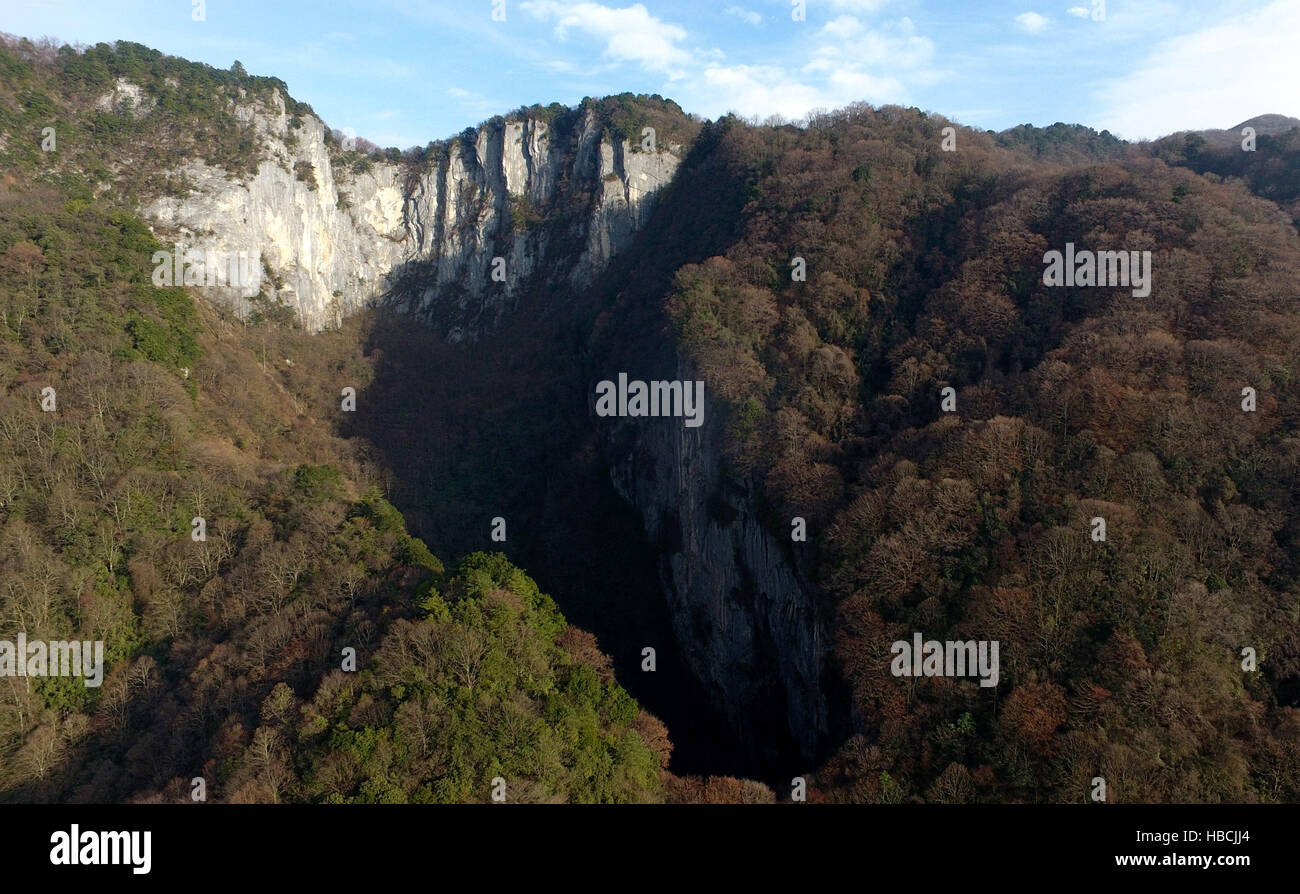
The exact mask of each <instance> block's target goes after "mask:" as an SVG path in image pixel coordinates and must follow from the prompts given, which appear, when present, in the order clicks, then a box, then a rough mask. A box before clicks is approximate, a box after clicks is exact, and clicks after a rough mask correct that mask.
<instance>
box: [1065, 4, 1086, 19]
mask: <svg viewBox="0 0 1300 894" xmlns="http://www.w3.org/2000/svg"><path fill="white" fill-rule="evenodd" d="M1066 12H1067V13H1069V14H1070V15H1072V16H1078V17H1079V18H1081V19H1086V18H1088V17H1089V16H1090V15H1092V10H1090V9H1088V8H1087V7H1084V6H1071V7H1070V8H1069V9H1067V10H1066Z"/></svg>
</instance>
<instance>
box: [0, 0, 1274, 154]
mask: <svg viewBox="0 0 1300 894" xmlns="http://www.w3.org/2000/svg"><path fill="white" fill-rule="evenodd" d="M798 3H799V0H643V2H638V3H632V2H625V0H609V2H598V0H314V2H299V0H4V8H3V9H2V10H0V30H2V31H6V32H8V33H10V34H16V35H19V36H22V37H31V38H39V37H52V38H55V39H57V40H59V41H61V42H66V43H84V44H94V43H98V42H100V41H113V40H133V41H136V42H139V43H142V44H146V45H148V46H151V47H154V48H156V49H159V50H162V51H163V52H166V53H170V54H172V55H176V56H182V57H185V58H187V59H194V60H198V61H202V62H206V63H208V64H210V65H213V66H216V67H219V68H229V67H230V65H231V64H232V63H233V62H234V61H235V60H239V61H240V62H242V63H243V65H244V67H245V69H246V70H247V71H248V72H249V73H250V74H257V75H270V76H274V77H278V78H280V79H282V80H283V81H285V82H286V83H287V84H288V85H289V90H290V92H291V93H292V94H293V96H294V97H295V98H296V99H299V100H301V101H304V102H307V103H310V104H311V106H312V107H313V108H314V109H315V111H316V113H317V114H318V115H320V116H321V117H322V118H323V119H324V120H325V121H326V122H327V123H328V124H329V125H330V126H331V127H335V128H338V129H340V130H345V131H347V132H350V133H355V134H356V135H357V136H361V137H365V138H366V139H369V140H371V141H372V142H375V143H378V144H379V145H381V146H398V147H399V148H406V147H408V146H423V145H424V144H426V143H428V142H429V141H430V140H433V139H441V138H445V137H448V136H451V135H453V134H456V133H458V132H460V131H461V130H464V129H465V128H466V127H469V126H473V125H476V124H478V123H479V122H481V121H483V120H486V119H487V118H490V117H492V116H493V115H497V114H505V113H507V112H509V111H512V110H513V109H516V108H518V107H519V106H522V105H531V104H533V103H542V104H549V103H551V102H561V103H564V104H566V105H574V104H576V103H578V102H579V101H581V100H582V98H583V97H584V96H605V95H609V94H614V93H623V92H628V91H630V92H633V93H658V94H660V95H662V96H665V97H667V98H669V99H673V100H676V101H677V102H678V103H679V104H680V105H681V106H682V107H683V108H684V109H685V110H686V111H687V112H694V113H697V114H699V115H702V116H704V117H706V118H716V117H717V116H719V115H722V114H725V113H727V112H735V113H737V114H740V115H743V116H746V117H756V118H758V119H760V120H765V119H767V118H768V117H769V116H772V115H780V116H782V117H784V118H786V119H789V120H794V121H798V120H799V119H801V118H802V117H803V116H804V115H806V114H807V113H808V112H809V111H813V110H816V109H834V108H838V107H842V106H844V105H847V104H849V103H851V102H859V101H865V102H869V103H871V104H872V105H885V104H898V105H903V106H917V107H919V108H921V109H923V110H925V111H927V112H935V113H939V114H942V115H945V116H947V117H948V118H950V119H952V120H955V121H958V122H960V123H962V124H966V125H969V126H971V127H979V128H986V129H991V130H1002V129H1004V128H1007V127H1012V126H1014V125H1017V124H1025V123H1028V124H1036V125H1040V126H1045V125H1049V124H1052V123H1054V122H1057V121H1064V122H1067V123H1080V124H1086V125H1088V126H1090V127H1095V128H1097V129H1098V130H1101V129H1108V130H1110V131H1111V132H1112V133H1115V134H1117V135H1119V136H1121V137H1124V138H1126V139H1145V138H1154V137H1158V136H1163V135H1165V134H1168V133H1173V132H1175V131H1179V130H1189V129H1201V128H1214V127H1218V128H1227V127H1231V126H1233V125H1234V124H1237V123H1238V122H1241V121H1244V120H1246V119H1249V118H1252V117H1254V116H1256V115H1260V114H1264V113H1268V112H1276V113H1281V114H1284V115H1294V116H1297V117H1300V67H1297V65H1296V59H1295V54H1296V42H1297V38H1300V0H1178V2H1169V0H1015V2H1004V0H987V2H985V0H803V5H804V15H803V16H802V20H799V17H798V14H797V10H796V6H797V4H798Z"/></svg>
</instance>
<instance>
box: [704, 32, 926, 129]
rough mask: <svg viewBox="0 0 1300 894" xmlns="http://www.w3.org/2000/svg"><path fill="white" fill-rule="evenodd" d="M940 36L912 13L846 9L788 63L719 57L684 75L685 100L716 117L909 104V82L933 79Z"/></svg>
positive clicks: (791, 115)
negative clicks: (921, 30)
mask: <svg viewBox="0 0 1300 894" xmlns="http://www.w3.org/2000/svg"><path fill="white" fill-rule="evenodd" d="M934 55H935V48H934V44H933V43H932V42H931V41H930V40H929V39H928V38H926V37H923V36H920V35H918V34H917V33H916V28H915V25H914V24H913V23H912V21H911V20H910V19H906V18H904V19H900V20H899V21H897V22H892V23H888V24H885V25H882V26H879V27H870V26H867V25H865V24H864V23H863V22H862V21H861V20H860V19H858V18H856V17H854V16H850V15H843V16H839V17H837V18H834V19H832V20H831V21H829V22H827V23H826V24H825V25H824V26H822V27H821V28H820V29H818V30H817V31H816V32H815V33H814V34H813V35H811V37H810V39H809V40H808V41H807V42H806V43H805V44H803V45H802V46H800V47H799V48H798V49H797V51H796V54H794V55H793V56H792V60H791V61H790V62H788V63H786V64H779V63H773V64H765V65H744V64H727V63H723V62H716V63H713V64H708V65H706V66H705V67H704V70H703V72H702V73H701V74H700V75H699V76H698V77H697V78H691V79H689V80H687V81H685V82H683V84H682V87H683V90H682V91H680V96H679V98H680V99H684V100H685V102H684V105H686V106H687V107H688V108H690V109H692V110H693V111H698V112H700V113H701V114H703V115H707V116H710V117H714V116H717V115H720V114H723V113H724V112H737V113H739V114H741V115H746V116H755V117H758V118H760V119H765V118H767V117H768V116H769V115H772V114H778V115H781V116H783V117H785V118H789V119H792V120H798V119H801V118H802V117H803V116H804V115H806V114H807V113H808V112H810V111H813V110H815V109H828V108H839V107H842V106H846V105H848V104H849V103H853V102H859V101H866V102H871V103H875V104H884V103H900V104H906V103H907V102H908V99H909V96H908V94H909V85H911V84H919V83H929V82H932V80H933V79H934V78H935V77H937V72H935V71H934V70H933V69H932V67H931V66H932V65H933V59H934Z"/></svg>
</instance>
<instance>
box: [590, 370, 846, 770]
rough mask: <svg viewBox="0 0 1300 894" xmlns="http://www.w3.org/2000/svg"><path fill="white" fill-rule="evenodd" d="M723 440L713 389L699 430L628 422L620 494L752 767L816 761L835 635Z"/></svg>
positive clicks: (672, 422) (618, 458) (620, 450)
mask: <svg viewBox="0 0 1300 894" xmlns="http://www.w3.org/2000/svg"><path fill="white" fill-rule="evenodd" d="M679 377H680V378H682V379H688V378H689V375H688V374H687V371H686V370H684V369H680V368H679ZM633 422H635V423H636V424H632V423H633ZM720 437H721V431H720V430H719V426H718V424H717V421H716V413H715V412H714V407H713V405H712V403H711V402H710V401H709V400H708V398H707V391H706V400H705V412H704V424H703V426H701V427H699V428H687V427H686V426H684V425H683V424H682V420H681V419H676V418H661V419H641V420H630V421H629V422H628V424H626V425H625V426H624V427H623V428H622V429H621V430H620V431H619V432H618V433H617V434H615V435H614V437H613V438H612V439H611V441H612V443H613V444H614V447H613V450H614V465H613V472H612V474H613V480H614V486H615V488H616V489H617V490H618V491H619V493H620V494H622V496H623V497H624V499H626V500H628V501H629V502H630V503H631V504H632V505H633V506H635V507H636V508H637V509H638V510H640V512H641V515H642V519H643V521H644V524H645V531H646V535H647V537H648V538H649V540H650V541H651V542H652V543H653V544H655V546H656V547H657V551H658V552H659V554H660V577H661V585H662V589H663V591H664V593H665V595H666V597H667V600H668V606H669V610H670V612H671V615H672V621H673V628H674V633H675V634H676V637H677V640H678V643H679V644H680V646H681V650H682V653H683V654H684V655H685V657H686V660H687V661H688V662H689V663H690V666H691V671H692V673H693V674H694V675H695V676H696V677H697V678H698V679H699V680H700V681H701V682H702V683H703V684H704V686H705V689H706V691H707V694H708V696H709V698H710V700H711V701H712V702H713V704H715V705H716V706H717V707H718V708H719V709H720V711H721V712H722V713H723V715H724V716H725V718H726V720H727V721H728V723H729V724H730V725H731V727H732V728H733V729H734V730H735V731H736V733H737V735H738V737H739V739H740V741H742V742H747V743H754V745H755V753H754V754H753V755H752V757H753V758H754V759H756V760H759V761H762V762H764V763H765V764H766V765H768V766H773V765H776V764H777V763H781V762H784V763H789V762H790V761H791V760H795V759H797V760H801V761H804V762H806V764H810V763H811V762H812V761H813V759H814V757H815V755H816V754H817V752H818V750H819V748H820V747H821V746H822V745H823V744H824V743H825V741H826V739H827V737H828V735H829V734H830V716H829V709H828V705H827V703H826V699H825V696H824V695H823V691H822V686H821V682H822V680H821V678H822V673H823V670H824V668H823V661H824V656H825V655H826V654H827V653H828V652H829V637H828V635H827V632H826V631H825V630H824V629H823V626H822V624H821V622H820V621H819V619H818V618H817V616H816V612H815V610H814V607H813V602H812V599H811V596H810V592H809V588H808V587H807V586H806V584H805V583H804V582H803V581H802V580H801V579H800V577H799V576H798V574H797V573H796V571H795V570H794V566H793V564H792V563H791V562H790V560H789V557H788V556H787V555H786V554H785V553H784V552H783V545H782V544H781V542H780V541H778V539H777V538H776V537H774V536H773V535H772V534H771V533H770V532H769V531H768V530H767V529H766V528H765V527H764V526H763V525H762V524H760V521H759V519H758V517H757V514H756V512H755V508H754V502H755V501H754V499H753V497H754V495H753V494H751V493H750V492H749V491H748V490H747V489H746V488H745V487H744V486H742V485H738V484H737V483H736V482H734V481H732V480H730V479H729V478H727V477H726V476H725V475H724V474H723V465H722V454H721V450H720Z"/></svg>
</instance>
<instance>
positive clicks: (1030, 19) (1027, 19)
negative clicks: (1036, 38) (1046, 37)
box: [1016, 12, 1050, 34]
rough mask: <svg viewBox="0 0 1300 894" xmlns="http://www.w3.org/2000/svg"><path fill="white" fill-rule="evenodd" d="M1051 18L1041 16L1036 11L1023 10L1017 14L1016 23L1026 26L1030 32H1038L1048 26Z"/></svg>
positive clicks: (1022, 26)
mask: <svg viewBox="0 0 1300 894" xmlns="http://www.w3.org/2000/svg"><path fill="white" fill-rule="evenodd" d="M1049 21H1050V19H1048V18H1047V16H1041V15H1039V14H1038V13H1036V12H1022V13H1021V14H1020V15H1018V16H1016V24H1017V25H1019V26H1020V27H1021V28H1024V29H1025V30H1026V31H1028V32H1029V33H1030V34H1037V33H1038V32H1039V31H1042V30H1043V29H1044V28H1046V27H1047V23H1048V22H1049Z"/></svg>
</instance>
